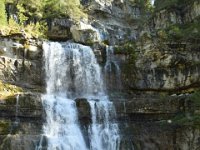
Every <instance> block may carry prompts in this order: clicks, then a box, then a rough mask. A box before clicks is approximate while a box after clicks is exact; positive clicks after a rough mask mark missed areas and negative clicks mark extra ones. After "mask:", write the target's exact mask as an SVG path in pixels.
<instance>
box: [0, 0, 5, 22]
mask: <svg viewBox="0 0 200 150" xmlns="http://www.w3.org/2000/svg"><path fill="white" fill-rule="evenodd" d="M0 25H6V12H5V1H4V0H0Z"/></svg>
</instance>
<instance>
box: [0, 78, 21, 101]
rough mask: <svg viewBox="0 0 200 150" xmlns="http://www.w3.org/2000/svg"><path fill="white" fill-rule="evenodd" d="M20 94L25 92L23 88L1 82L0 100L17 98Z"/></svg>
mask: <svg viewBox="0 0 200 150" xmlns="http://www.w3.org/2000/svg"><path fill="white" fill-rule="evenodd" d="M20 92H23V89H22V88H20V87H17V86H15V85H11V84H7V83H3V82H2V81H0V99H5V98H7V97H12V96H15V95H16V94H17V93H20Z"/></svg>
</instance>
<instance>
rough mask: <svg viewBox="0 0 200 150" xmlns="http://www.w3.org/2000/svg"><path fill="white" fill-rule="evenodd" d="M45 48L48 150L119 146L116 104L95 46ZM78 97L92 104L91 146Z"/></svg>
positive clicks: (112, 149)
mask: <svg viewBox="0 0 200 150" xmlns="http://www.w3.org/2000/svg"><path fill="white" fill-rule="evenodd" d="M43 49H44V58H45V70H46V84H47V85H46V86H47V88H46V91H47V92H46V94H45V95H43V97H42V99H43V104H44V108H45V111H46V115H47V116H46V124H45V125H44V135H45V136H46V137H47V140H48V146H47V147H48V150H54V149H55V150H86V149H91V150H116V149H117V148H118V144H119V134H118V126H117V124H116V123H111V116H112V113H111V110H113V109H112V107H113V105H112V103H111V102H110V101H109V100H108V98H107V96H106V95H105V92H104V90H103V83H102V77H101V69H100V67H99V65H98V64H97V61H96V58H95V55H94V53H93V51H92V49H91V48H90V47H88V46H83V45H80V44H75V43H67V42H65V43H56V42H49V43H44V44H43ZM78 97H85V98H87V99H88V102H89V104H90V107H91V116H92V124H91V125H90V127H89V131H88V132H89V138H90V145H89V147H88V146H86V144H85V141H84V136H83V134H82V132H81V129H80V127H79V124H78V119H77V118H78V117H77V108H76V105H75V99H76V98H78ZM39 147H41V146H39Z"/></svg>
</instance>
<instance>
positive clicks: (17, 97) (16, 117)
mask: <svg viewBox="0 0 200 150" xmlns="http://www.w3.org/2000/svg"><path fill="white" fill-rule="evenodd" d="M18 112H19V94H17V96H16V104H15V125H18V124H19V121H20V120H19V118H18Z"/></svg>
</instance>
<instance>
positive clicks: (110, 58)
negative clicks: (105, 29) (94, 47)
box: [104, 46, 122, 90]
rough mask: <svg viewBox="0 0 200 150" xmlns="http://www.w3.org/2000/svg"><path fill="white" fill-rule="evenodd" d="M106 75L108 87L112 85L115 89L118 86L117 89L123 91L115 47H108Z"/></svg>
mask: <svg viewBox="0 0 200 150" xmlns="http://www.w3.org/2000/svg"><path fill="white" fill-rule="evenodd" d="M104 74H105V78H106V82H107V86H109V85H110V84H111V85H112V86H113V87H115V86H117V88H118V89H119V90H121V88H122V85H121V70H120V67H119V65H118V63H117V61H116V58H115V56H114V48H113V46H107V47H106V64H105V66H104ZM113 75H114V76H113ZM111 88H112V87H111Z"/></svg>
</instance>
